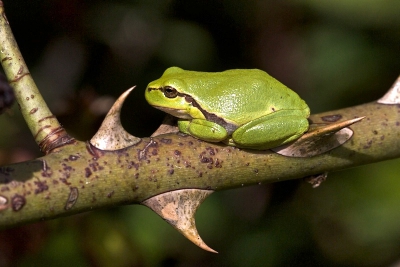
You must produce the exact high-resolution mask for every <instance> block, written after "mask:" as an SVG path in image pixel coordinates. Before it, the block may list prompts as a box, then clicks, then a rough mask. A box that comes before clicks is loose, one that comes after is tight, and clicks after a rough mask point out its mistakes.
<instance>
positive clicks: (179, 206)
mask: <svg viewBox="0 0 400 267" xmlns="http://www.w3.org/2000/svg"><path fill="white" fill-rule="evenodd" d="M212 192H214V191H212V190H202V189H181V190H175V191H170V192H166V193H162V194H159V195H156V196H154V197H151V198H149V199H147V200H145V201H143V202H142V204H143V205H145V206H147V207H149V208H150V209H152V210H153V211H154V212H156V213H157V214H158V215H160V216H161V218H163V219H164V220H165V221H167V222H168V223H169V224H171V225H172V226H173V227H174V228H175V229H177V230H178V231H179V232H180V233H181V234H183V235H184V236H185V237H186V238H187V239H189V240H190V241H192V242H193V243H194V244H196V245H197V246H199V247H200V248H202V249H204V250H207V251H210V252H214V253H218V252H217V251H215V250H213V249H212V248H210V247H209V246H207V245H206V243H204V241H203V240H202V239H201V237H200V235H199V233H198V232H197V228H196V223H195V219H194V215H195V213H196V210H197V208H198V207H199V206H200V204H201V203H202V202H203V201H204V199H205V198H206V197H207V196H209V195H210V194H211V193H212Z"/></svg>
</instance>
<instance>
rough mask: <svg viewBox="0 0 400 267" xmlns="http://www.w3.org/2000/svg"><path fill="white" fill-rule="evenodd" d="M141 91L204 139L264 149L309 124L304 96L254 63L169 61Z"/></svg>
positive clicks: (297, 133)
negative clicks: (196, 65) (207, 68)
mask: <svg viewBox="0 0 400 267" xmlns="http://www.w3.org/2000/svg"><path fill="white" fill-rule="evenodd" d="M145 97H146V100H147V102H149V104H150V105H152V106H153V107H155V108H158V109H161V110H163V111H165V112H167V113H169V114H171V115H173V116H175V117H178V118H179V120H178V127H179V130H180V131H181V132H183V133H186V134H190V135H192V136H194V137H196V138H199V139H201V140H205V141H208V142H224V143H226V144H228V145H231V146H237V147H241V148H251V149H260V150H264V149H269V148H274V147H277V146H280V145H283V144H286V143H288V142H291V141H294V140H296V139H297V138H299V137H300V136H301V135H302V134H303V133H304V132H306V131H307V130H308V120H307V118H308V116H309V115H310V109H309V108H308V106H307V104H306V103H305V102H304V100H302V99H301V98H300V97H299V96H298V95H297V94H296V93H295V92H293V91H292V90H290V89H289V88H287V87H286V86H285V85H283V84H282V83H280V82H279V81H277V80H276V79H274V78H273V77H271V76H270V75H268V74H267V73H266V72H264V71H261V70H257V69H234V70H227V71H223V72H213V73H211V72H197V71H186V70H183V69H181V68H178V67H171V68H168V69H167V70H166V71H165V72H164V74H163V75H162V76H161V78H159V79H158V80H155V81H153V82H151V83H149V85H148V86H147V89H146V92H145Z"/></svg>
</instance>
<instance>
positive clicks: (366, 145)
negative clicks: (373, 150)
mask: <svg viewBox="0 0 400 267" xmlns="http://www.w3.org/2000/svg"><path fill="white" fill-rule="evenodd" d="M371 145H372V140H369V141H368V142H367V144H365V145H364V146H363V148H364V149H368V148H370V147H371Z"/></svg>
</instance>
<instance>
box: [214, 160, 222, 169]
mask: <svg viewBox="0 0 400 267" xmlns="http://www.w3.org/2000/svg"><path fill="white" fill-rule="evenodd" d="M215 168H222V160H221V161H220V160H219V159H216V160H215Z"/></svg>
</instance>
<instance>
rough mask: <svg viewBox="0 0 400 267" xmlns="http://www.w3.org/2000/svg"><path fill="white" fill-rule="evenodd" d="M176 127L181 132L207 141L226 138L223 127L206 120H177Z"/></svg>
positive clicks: (219, 140) (226, 134) (218, 140)
mask: <svg viewBox="0 0 400 267" xmlns="http://www.w3.org/2000/svg"><path fill="white" fill-rule="evenodd" d="M178 128H179V130H180V131H181V132H183V133H186V134H189V135H192V136H194V137H196V138H198V139H201V140H204V141H207V142H221V141H223V140H225V139H226V138H228V133H227V132H226V130H225V128H224V127H222V126H221V125H219V124H216V123H214V122H211V121H207V120H201V119H193V120H191V121H189V120H179V121H178Z"/></svg>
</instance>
